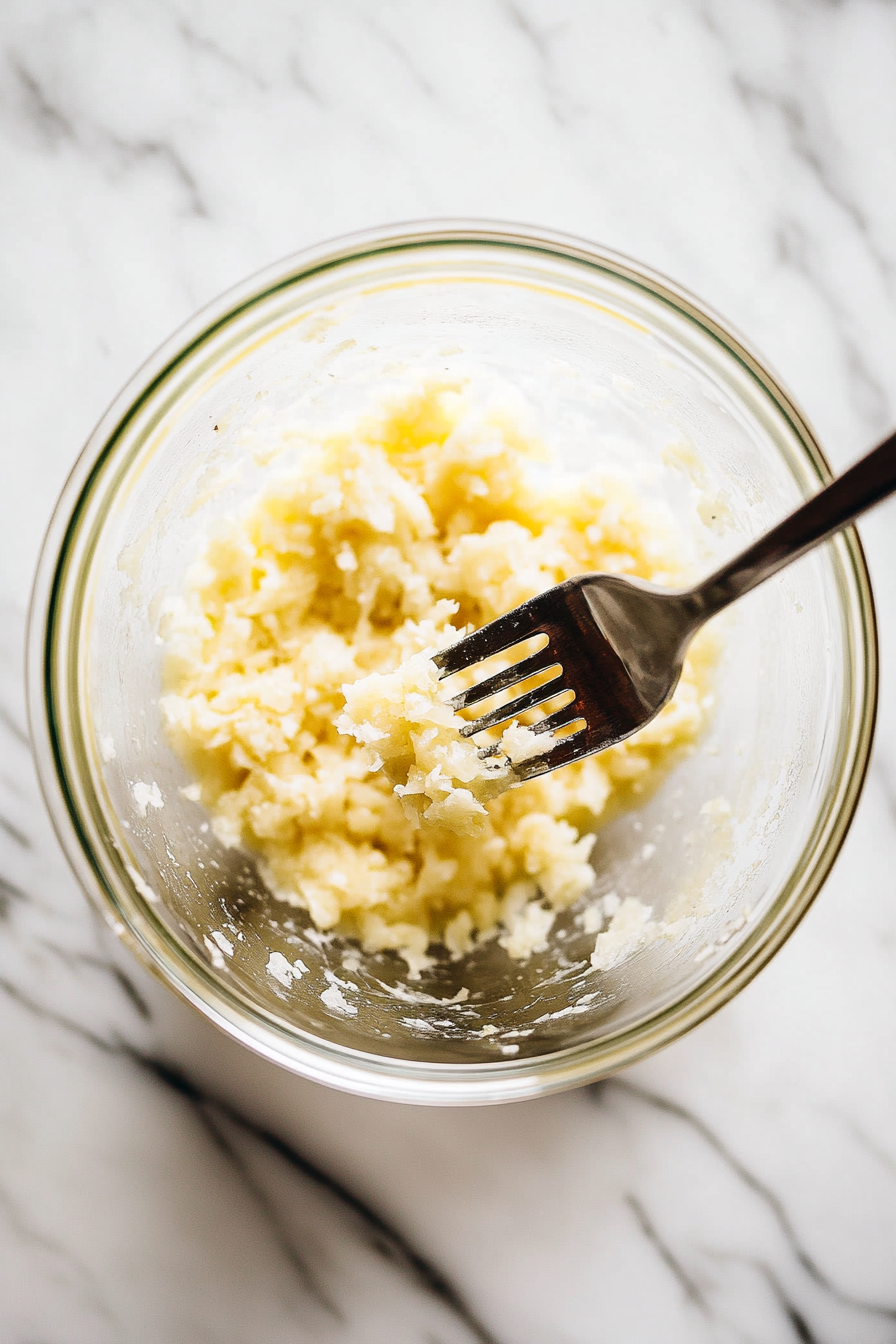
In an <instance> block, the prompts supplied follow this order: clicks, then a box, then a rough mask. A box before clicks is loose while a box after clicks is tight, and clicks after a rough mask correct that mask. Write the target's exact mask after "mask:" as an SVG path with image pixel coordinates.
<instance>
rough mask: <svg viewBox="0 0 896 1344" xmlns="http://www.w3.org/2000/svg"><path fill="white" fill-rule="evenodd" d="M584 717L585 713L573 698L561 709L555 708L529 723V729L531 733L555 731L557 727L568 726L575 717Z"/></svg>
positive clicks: (573, 721)
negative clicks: (536, 721) (552, 711)
mask: <svg viewBox="0 0 896 1344" xmlns="http://www.w3.org/2000/svg"><path fill="white" fill-rule="evenodd" d="M584 717H585V715H584V714H583V713H582V711H581V709H580V708H579V706H578V705H577V704H576V702H575V700H571V701H570V703H569V704H568V705H564V706H563V708H562V709H558V710H556V711H555V712H554V713H553V714H546V715H545V717H544V718H543V719H539V720H538V723H533V724H530V727H529V731H530V732H532V733H556V732H557V731H558V729H560V728H568V727H569V725H570V724H571V723H575V721H576V719H584ZM583 726H584V725H583ZM573 736H575V734H573ZM564 740H565V739H564Z"/></svg>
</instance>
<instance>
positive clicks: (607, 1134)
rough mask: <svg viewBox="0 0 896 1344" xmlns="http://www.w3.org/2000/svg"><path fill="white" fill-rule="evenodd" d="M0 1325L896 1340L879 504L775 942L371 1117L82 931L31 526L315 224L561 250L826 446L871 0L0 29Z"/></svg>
mask: <svg viewBox="0 0 896 1344" xmlns="http://www.w3.org/2000/svg"><path fill="white" fill-rule="evenodd" d="M0 30H2V39H3V56H2V85H0V94H2V97H0V118H2V135H0V162H2V179H3V182H4V187H5V190H4V193H3V194H4V206H3V210H2V215H0V230H2V233H0V240H2V246H0V269H2V309H0V312H2V323H0V356H2V363H3V379H2V390H0V398H2V400H0V408H2V410H0V414H2V419H0V423H2V426H3V429H2V440H0V464H2V473H0V479H2V490H0V917H2V926H0V1344H113V1342H117V1341H127V1342H128V1344H131V1342H132V1341H133V1342H134V1344H137V1342H138V1341H139V1342H141V1344H142V1341H146V1342H147V1344H156V1342H158V1344H219V1342H220V1344H280V1342H281V1341H287V1340H289V1341H304V1340H307V1341H314V1342H315V1344H317V1342H318V1341H320V1342H321V1344H326V1341H333V1344H349V1341H352V1342H355V1341H357V1342H358V1344H378V1342H379V1341H384V1342H388V1344H468V1342H469V1341H476V1340H478V1341H494V1342H495V1344H616V1342H617V1341H622V1340H625V1341H626V1344H658V1342H659V1341H662V1344H677V1341H682V1342H684V1341H687V1344H692V1342H694V1341H696V1342H697V1344H700V1342H701V1341H757V1342H759V1344H777V1342H778V1341H782V1344H783V1342H784V1341H803V1342H804V1344H805V1342H807V1341H817V1342H818V1344H837V1342H841V1341H842V1344H883V1341H893V1340H896V893H894V890H893V874H894V870H896V682H894V675H893V663H892V656H893V647H894V637H896V506H894V505H892V504H890V505H889V506H884V508H883V509H882V510H880V511H878V512H877V513H876V514H874V515H872V516H871V517H870V518H869V519H868V520H867V522H866V523H864V524H863V527H862V532H863V536H864V538H865V541H866V544H867V548H868V553H869V558H870V562H871V568H872V573H873V575H874V578H875V582H876V592H877V598H878V603H879V610H880V621H881V635H882V646H883V695H882V704H881V718H880V725H879V734H878V739H877V746H876V752H875V757H874V762H873V766H872V770H871V774H870V777H869V780H868V785H867V788H866V791H865V794H864V798H863V801H862V804H861V807H860V810H859V813H858V816H857V818H856V821H855V824H854V826H853V829H852V832H851V834H850V837H849V840H848V842H847V845H846V848H845V849H844V851H843V853H842V855H841V857H840V859H839V861H838V863H837V866H836V868H835V870H834V873H833V875H832V877H831V879H830V880H829V882H828V884H827V886H826V888H825V890H824V892H823V893H822V895H821V897H820V898H819V900H818V901H817V903H816V905H815V907H814V908H813V910H812V911H811V912H810V914H809V916H808V917H807V919H806V920H805V922H804V923H803V924H802V926H801V927H800V928H799V929H798V931H797V932H796V934H795V935H794V937H793V938H792V940H791V941H790V943H789V944H788V946H787V947H786V948H785V949H784V951H783V952H782V953H781V954H780V955H779V956H778V957H777V959H776V960H775V962H774V963H773V964H772V965H771V966H770V967H769V968H768V969H767V970H765V971H764V972H763V973H762V975H761V976H760V977H759V978H758V980H756V981H755V982H754V983H753V984H752V985H751V986H750V988H749V989H747V990H746V991H745V992H744V993H743V994H742V995H741V996H740V997H739V998H738V999H737V1000H736V1001H735V1002H734V1003H732V1004H730V1005H729V1006H728V1007H727V1008H725V1009H724V1010H723V1011H722V1012H720V1013H719V1014H718V1015H717V1016H716V1017H715V1018H714V1019H712V1020H711V1021H709V1022H707V1023H706V1024H705V1025H703V1026H702V1027H700V1028H699V1029H698V1030H696V1031H695V1032H693V1033H692V1034H691V1035H690V1036H689V1037H688V1038H686V1039H685V1040H683V1041H682V1042H680V1043H679V1044H677V1045H675V1046H674V1047H672V1048H670V1049H667V1050H666V1051H665V1052H664V1053H662V1054H660V1055H659V1056H657V1057H656V1058H654V1059H653V1060H651V1061H649V1062H647V1063H645V1064H642V1065H640V1066H638V1067H637V1068H634V1069H631V1070H630V1071H629V1072H627V1073H626V1074H625V1075H624V1076H622V1077H620V1078H618V1079H617V1080H614V1081H612V1082H609V1083H606V1084H604V1085H602V1086H599V1087H597V1088H595V1089H591V1090H587V1089H586V1090H584V1091H581V1092H576V1093H571V1094H568V1095H565V1096H562V1097H558V1098H554V1099H551V1100H548V1101H542V1102H535V1103H527V1104H523V1105H517V1106H513V1107H501V1108H495V1109H491V1110H467V1111H434V1110H425V1109H414V1108H401V1107H392V1106H387V1105H384V1104H376V1103H371V1102H365V1101H360V1100H357V1099H355V1098H352V1097H348V1096H342V1095H339V1094H337V1093H332V1092H328V1091H325V1090H323V1089H321V1088H319V1087H316V1086H314V1085H312V1084H309V1083H304V1082H302V1081H299V1080H297V1079H294V1078H291V1077H289V1076H287V1075H286V1074H282V1073H280V1072H278V1071H277V1070H275V1069H274V1068H272V1067H270V1066H268V1065H265V1064H264V1063H262V1062H261V1061H260V1060H258V1059H256V1058H254V1057H253V1056H251V1055H250V1054H248V1053H247V1052H246V1051H244V1050H242V1049H241V1048H240V1047H238V1046H237V1045H235V1044H232V1043H231V1042H229V1041H228V1040H226V1039H225V1038H224V1037H223V1036H221V1035H219V1034H218V1033H217V1032H216V1031H215V1030H214V1029H213V1028H212V1027H211V1026H209V1025H207V1024H206V1023H205V1022H204V1021H202V1020H201V1019H200V1018H199V1017H198V1016H196V1015H194V1014H193V1013H191V1012H190V1011H189V1010H188V1009H187V1008H186V1007H183V1006H181V1005H180V1004H179V1003H178V1002H176V1001H175V999H174V998H173V996H171V995H169V994H168V993H167V992H166V991H165V990H163V989H162V988H160V987H157V986H156V985H155V984H154V983H153V982H151V981H150V979H149V977H147V976H146V975H144V974H143V973H142V972H141V971H140V969H139V968H138V967H137V966H136V965H135V964H132V962H131V960H130V959H129V957H128V955H127V954H126V953H125V952H124V951H123V950H122V949H120V948H119V947H118V946H117V945H115V944H114V943H113V941H112V940H111V939H110V937H109V936H107V935H106V933H105V931H104V930H103V929H101V928H100V927H99V926H98V923H97V921H96V920H95V919H94V918H93V916H92V915H91V913H90V910H89V908H88V905H87V903H86V901H85V900H84V898H83V897H82V895H81V894H80V892H79V891H78V890H77V888H76V885H75V883H74V881H73V879H72V877H71V876H70V874H69V872H68V870H67V868H66V865H65V863H64V861H63V859H62V857H61V855H60V852H59V850H58V847H57V845H56V843H55V841H54V839H53V836H52V833H51V831H50V827H49V824H48V822H47V820H46V818H45V815H44V810H43V807H42V805H41V802H40V800H39V797H38V792H37V788H36V784H35V779H34V774H33V771H32V767H31V763H30V758H29V750H28V743H27V737H26V733H25V727H24V716H23V696H22V687H21V671H20V666H21V641H22V632H23V625H24V616H25V608H26V603H27V599H28V591H29V586H30V581H31V575H32V570H33V566H34V563H35V559H36V556H37V551H38V547H39V543H40V538H41V534H42V532H43V528H44V526H45V523H46V520H47V517H48V514H49V511H50V508H51V506H52V503H53V501H54V499H55V496H56V494H57V492H58V490H59V488H60V486H61V484H62V481H63V478H64V477H65V475H66V472H67V471H68V469H69V467H70V465H71V463H72V461H73V459H74V458H75V455H76V454H77V452H78V450H79V447H80V445H81V443H82V442H83V440H84V438H85V436H86V434H87V433H88V431H89V429H90V428H91V426H92V424H93V422H94V421H95V420H96V419H97V418H98V416H99V415H100V413H101V412H102V410H103V409H104V407H105V405H106V403H107V402H108V401H109V399H110V398H111V397H112V395H113V394H114V393H115V392H116V390H117V389H118V387H119V386H120V384H121V383H122V382H123V381H124V380H125V378H126V377H127V376H128V375H129V374H130V372H131V371H132V369H133V368H134V367H135V366H136V365H137V364H138V363H140V362H141V361H142V360H143V358H144V357H145V356H146V355H147V354H148V352H149V351H150V350H151V349H152V348H153V347H154V346H155V345H156V344H157V343H158V342H159V341H160V340H161V339H162V338H164V337H165V336H166V335H167V334H168V332H169V331H170V330H171V329H172V328H173V327H174V326H176V325H177V324H178V323H180V322H181V321H182V320H183V319H185V318H186V317H187V316H188V315H189V314H190V313H191V312H192V311H193V310H194V309H195V308H196V307H198V306H199V305H200V304H201V303H203V302H205V301H206V300H207V299H209V298H211V297H212V296H214V295H215V294H216V293H217V292H218V291H219V290H221V289H223V288H225V287H227V286H229V285H230V284H232V283H233V282H235V281H237V280H239V279H241V278H242V277H243V276H244V275H245V274H247V273H249V272H251V271H252V270H254V269H256V268H258V267H260V266H262V265H264V264H265V263H267V262H269V261H270V260H272V259H275V258H277V257H279V256H281V255H283V254H285V253H288V252H290V251H293V250H295V249H297V248H299V247H302V246H304V245H305V244H308V243H311V242H314V241H317V240H319V239H321V238H325V237H327V236H330V235H333V234H338V233H343V232H346V231H349V230H352V229H355V228H360V227H364V226H367V225H371V224H376V223H382V222H386V221H389V220H396V219H409V218H421V217H426V216H434V215H435V216H439V215H455V216H456V215H467V216H483V217H497V218H507V219H519V220H521V221H527V222H531V223H537V224H542V225H546V226H550V227H553V228H558V229H564V230H567V231H570V232H573V233H578V234H581V235H584V236H587V237H590V238H593V239H595V240H597V241H599V242H602V243H604V244H606V245H608V246H611V247H613V248H616V249H619V250H621V251H624V252H629V253H631V254H632V255H634V256H637V257H639V258H641V259H642V260H644V261H646V262H647V263H649V264H651V265H653V266H654V267H656V268H658V269H661V270H665V271H667V272H668V273H670V274H671V275H673V276H674V277H676V278H677V279H678V280H679V281H681V282H682V283H684V284H685V285H687V286H689V287H690V288H692V289H693V290H694V291H695V292H696V293H697V294H699V295H701V296H702V297H703V298H704V299H706V300H707V301H708V302H709V303H711V304H712V305H714V306H715V307H716V308H718V309H719V310H720V311H722V312H723V313H725V314H726V315H727V316H728V317H729V318H730V320H731V321H732V322H733V323H734V324H736V325H737V326H739V327H740V328H741V330H742V331H743V332H744V333H745V334H746V335H747V337H748V339H750V340H751V341H752V342H753V343H754V344H755V345H757V346H758V348H759V349H760V350H762V351H764V353H765V354H766V356H767V357H768V359H769V360H770V362H771V363H772V365H773V366H774V367H776V368H777V369H778V370H779V372H780V373H781V375H782V376H783V378H784V380H785V381H786V382H787V383H789V385H790V386H791V388H792V389H793V391H794V393H795V394H796V396H797V398H798V400H800V401H801V402H802V404H803V406H804V407H805V409H806V411H807V413H808V416H809V418H810V419H811V420H812V421H813V422H814V424H815V425H816V427H817V429H818V431H819V433H820V436H821V440H822V442H823V444H824V445H825V446H826V449H827V451H828V453H829V455H830V458H831V460H832V461H833V463H834V464H835V465H836V466H838V467H842V466H843V465H844V464H845V463H847V462H848V461H849V460H850V459H851V458H852V457H854V456H856V455H858V453H859V452H861V451H864V450H865V449H866V448H867V447H869V446H870V445H871V443H872V442H873V441H874V439H875V437H876V436H880V435H881V434H882V433H883V432H884V431H885V430H886V429H887V428H888V427H890V426H892V425H893V424H894V423H896V171H894V165H896V6H894V5H893V4H892V3H888V2H887V0H840V3H837V4H833V3H822V2H821V0H749V3H743V4H734V3H730V2H729V0H670V2H666V0H506V3H502V2H501V0H479V2H478V3H477V0H454V3H451V4H449V3H444V2H442V0H430V3H427V4H421V3H419V2H418V3H415V2H414V0H354V2H352V0H332V2H331V3H329V4H326V5H325V4H320V3H314V0H257V2H256V3H254V4H250V3H249V0H218V3H214V2H213V0H155V2H154V3H153V2H152V0H151V2H150V3H148V4H141V3H138V0H8V2H7V3H6V4H5V5H4V6H3V7H2V13H0Z"/></svg>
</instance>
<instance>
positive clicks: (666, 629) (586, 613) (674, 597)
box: [434, 434, 896, 779]
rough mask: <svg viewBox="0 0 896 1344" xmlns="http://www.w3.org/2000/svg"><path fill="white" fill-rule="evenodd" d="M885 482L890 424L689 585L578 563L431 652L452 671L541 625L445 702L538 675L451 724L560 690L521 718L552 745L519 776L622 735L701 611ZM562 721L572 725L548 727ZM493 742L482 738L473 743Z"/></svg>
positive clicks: (674, 670) (665, 675)
mask: <svg viewBox="0 0 896 1344" xmlns="http://www.w3.org/2000/svg"><path fill="white" fill-rule="evenodd" d="M894 490H896V434H893V435H891V436H890V438H888V439H886V440H885V441H884V442H883V443H881V444H879V445H878V447H877V448H875V449H874V450H873V451H872V452H870V453H869V454H868V455H867V456H866V457H863V458H861V459H860V460H859V461H858V462H856V463H855V465H854V466H852V467H850V468H849V470H848V471H846V472H844V474H843V475H842V476H840V477H838V478H837V480H835V481H832V482H831V484H830V485H828V486H826V487H825V488H824V489H823V490H821V491H819V493H818V494H817V495H814V496H813V497H812V498H811V499H809V500H807V502H806V503H805V504H803V505H801V506H800V508H798V509H797V510H796V511H795V512H794V513H791V514H790V515H789V516H788V517H787V518H785V519H784V520H783V521H782V522H780V523H778V525H777V527H774V528H772V530H771V531H770V532H766V533H765V535H764V536H761V537H760V538H759V539H758V540H757V541H754V542H753V544H752V545H751V546H748V547H747V549H746V550H745V551H742V552H741V554H740V555H737V556H735V557H734V559H733V560H729V561H728V563H727V564H726V565H723V566H722V568H721V569H719V570H717V571H716V572H715V573H714V574H711V575H710V576H709V577H708V578H706V579H704V580H703V582H702V583H699V584H697V586H696V587H694V588H689V589H685V590H682V591H672V590H669V589H661V588H657V587H656V586H654V585H652V584H649V583H645V582H643V581H641V580H639V579H624V578H622V577H620V576H619V575H617V574H583V575H582V576H581V577H580V578H576V579H568V580H567V581H566V583H561V584H558V585H557V587H555V588H549V589H548V591H547V592H546V593H541V594H540V595H539V596H538V597H533V598H531V599H530V600H529V601H528V602H524V603H523V604H522V606H519V607H515V608H514V610H513V611H509V612H507V614H506V615H504V616H499V617H498V619H497V620H496V621H491V622H490V623H489V624H488V625H484V626H482V628H481V629H479V630H476V631H474V632H473V634H471V635H467V636H466V637H465V638H464V639H461V640H459V641H458V643H456V644H453V645H451V647H450V648H447V649H444V650H442V651H441V652H440V653H437V654H436V655H435V657H434V661H435V663H436V664H437V665H438V667H439V669H440V672H441V677H442V678H444V677H450V676H452V675H454V674H455V673H457V672H461V671H465V670H468V669H471V668H473V667H475V665H476V664H477V663H480V662H481V661H482V660H483V659H485V658H490V657H491V656H492V655H493V654H498V653H506V652H508V651H509V650H511V649H513V647H514V646H515V645H519V644H522V643H524V642H528V641H530V640H532V639H533V638H534V637H535V636H538V635H542V636H547V642H546V643H545V644H543V646H542V647H541V648H539V650H538V651H537V652H536V653H533V654H529V655H528V656H527V657H524V658H522V660H521V661H519V662H516V663H514V664H513V665H512V666H510V667H507V668H505V669H504V670H503V671H501V672H497V673H495V674H494V675H492V676H488V677H486V678H485V679H484V680H482V681H479V682H477V683H476V684H475V685H473V686H471V687H469V689H467V690H464V691H461V692H460V694H458V695H455V696H454V698H453V699H451V700H450V701H449V702H448V703H449V704H450V705H451V707H452V708H453V709H455V710H462V709H467V708H469V707H470V706H471V705H477V704H480V703H481V702H482V701H484V700H488V699H491V697H493V696H496V695H499V694H501V693H503V692H506V691H508V690H509V689H510V688H511V687H513V686H516V685H519V684H520V683H521V682H525V681H528V680H530V679H531V678H534V677H536V676H538V677H541V678H543V679H542V680H541V681H540V683H539V685H537V686H536V687H535V688H534V689H531V690H528V691H526V692H524V693H523V694H521V695H519V696H517V698H516V699H515V700H510V701H508V702H507V703H506V704H501V705H500V706H498V707H497V708H494V709H491V710H489V711H488V712H486V713H484V714H482V715H481V716H480V717H479V718H476V719H471V720H470V722H469V723H467V724H466V725H465V726H464V727H463V728H462V729H461V733H462V734H463V735H464V736H465V737H470V736H472V735H473V734H475V733H480V732H484V731H485V730H486V729H489V728H496V727H497V726H498V725H499V724H502V723H506V722H507V721H508V720H509V719H514V718H516V719H518V718H519V717H520V716H521V715H523V714H525V713H526V712H527V711H529V710H532V709H535V708H536V707H537V706H539V705H543V704H545V702H546V701H548V700H553V699H554V698H555V697H556V696H558V695H560V694H562V693H563V692H566V698H567V700H568V703H566V704H565V705H564V706H563V707H562V708H560V709H556V710H555V711H554V712H550V713H548V714H547V715H546V716H545V717H543V718H542V719H541V720H539V721H538V722H537V723H535V724H533V725H531V727H532V731H533V732H534V733H550V734H552V739H551V740H552V742H553V745H551V746H549V747H546V749H545V751H544V752H542V753H541V754H539V755H537V756H534V757H530V758H529V759H528V760H526V761H524V762H522V763H521V764H519V765H517V766H516V773H517V774H518V775H519V777H520V778H522V779H532V778H534V777H535V776H536V775H541V774H545V773H546V772H547V771H548V770H556V769H557V768H558V766H561V765H568V764H569V762H570V761H579V760H582V759H583V757H585V756H590V755H592V754H593V753H594V752H596V751H603V750H604V748H606V747H611V746H613V744H614V743H616V742H621V741H622V740H623V739H624V738H626V737H629V736H630V735H631V734H632V733H634V732H637V730H638V729H639V728H643V726H644V725H645V724H646V723H649V722H650V720H651V719H652V718H654V716H655V715H656V714H658V713H659V711H660V710H661V709H662V707H663V705H664V704H666V702H667V700H668V699H669V698H670V696H671V695H672V693H673V691H674V690H675V687H676V685H677V684H678V679H679V677H680V676H681V669H682V664H683V662H684V657H685V653H686V652H687V648H688V645H689V644H690V642H691V639H692V638H693V636H694V635H695V633H696V632H697V630H698V629H699V628H700V626H701V625H703V623H704V622H705V621H708V620H709V619H710V617H711V616H715V615H716V614H717V613H718V612H720V611H721V610H722V609H723V608H724V607H727V606H728V605H729V603H731V602H734V601H736V600H737V598H739V597H742V596H743V594H744V593H748V592H750V590H751V589H752V588H755V587H757V585H758V584H760V583H763V582H764V581H765V580H766V579H768V578H770V577H771V575H772V574H776V573H777V572H778V570H779V569H783V568H784V566H785V565H789V564H790V563H791V562H792V561H794V560H796V559H798V558H799V556H801V555H804V554H805V552H806V551H808V550H811V548H812V547H813V546H817V545H818V544H819V542H821V541H824V539H825V538H826V537H829V536H830V535H831V534H832V533H833V532H836V531H838V530H839V529H840V528H841V527H845V526H846V524H847V523H849V522H851V521H852V519H853V518H855V517H857V515H858V514H860V513H863V512H864V511H865V510H866V509H869V508H871V507H872V505H874V504H877V503H879V502H880V501H881V500H882V499H885V498H886V497H887V496H888V495H890V494H892V493H893V491H894ZM546 674H550V675H546ZM570 691H571V692H573V695H572V698H571V699H570V698H569V692H570ZM579 721H581V722H579ZM572 725H575V728H574V730H573V731H571V732H567V733H566V734H565V735H563V736H559V737H558V736H556V735H557V734H558V733H559V732H562V731H563V730H564V729H569V728H570V727H571V726H572ZM496 750H497V747H496V746H495V745H494V744H493V745H491V746H486V747H484V748H483V755H490V754H493V753H494V752H495V751H496Z"/></svg>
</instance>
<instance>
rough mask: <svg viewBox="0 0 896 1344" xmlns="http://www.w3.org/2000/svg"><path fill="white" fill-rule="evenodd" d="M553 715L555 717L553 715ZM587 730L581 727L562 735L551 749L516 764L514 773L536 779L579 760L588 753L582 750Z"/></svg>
mask: <svg viewBox="0 0 896 1344" xmlns="http://www.w3.org/2000/svg"><path fill="white" fill-rule="evenodd" d="M551 717H552V718H553V715H552V716H551ZM537 727H538V725H536V728H535V729H533V732H534V731H537ZM585 732H586V729H585V728H580V729H579V730H578V732H576V733H570V734H569V736H568V737H562V738H561V739H560V741H559V742H558V743H557V744H556V746H553V747H551V749H550V751H545V752H542V754H541V755H540V756H531V757H530V758H529V760H528V761H521V762H520V764H519V765H515V766H514V767H513V769H514V773H515V774H516V775H517V776H518V778H519V779H521V780H523V781H525V780H527V779H536V778H537V777H538V776H539V775H544V774H547V772H548V771H549V770H556V769H557V767H558V766H559V765H568V764H569V762H570V761H577V760H579V759H580V758H581V757H582V756H583V755H585V754H586V753H585V752H584V751H583V750H582V740H581V739H582V734H583V733H585Z"/></svg>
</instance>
